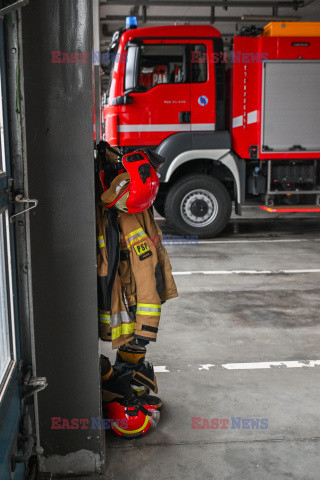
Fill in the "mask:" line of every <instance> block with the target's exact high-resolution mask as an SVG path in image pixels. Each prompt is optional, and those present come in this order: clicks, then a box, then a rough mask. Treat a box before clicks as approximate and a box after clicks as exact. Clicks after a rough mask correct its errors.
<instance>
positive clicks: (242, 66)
mask: <svg viewBox="0 0 320 480" xmlns="http://www.w3.org/2000/svg"><path fill="white" fill-rule="evenodd" d="M319 26H320V24H319V23H316V22H311V23H310V22H308V23H298V24H293V23H291V24H285V23H280V22H278V23H276V22H273V23H271V24H269V25H268V26H267V27H265V28H264V30H263V32H260V33H256V34H254V36H252V30H251V33H250V36H249V35H246V34H243V35H240V36H236V37H234V39H233V40H234V41H233V51H232V52H231V53H230V54H228V55H227V54H226V53H225V52H224V47H223V42H222V39H221V35H220V33H219V32H218V30H216V29H215V28H214V27H212V26H189V25H188V26H185V25H184V26H170V27H150V28H139V29H138V28H137V29H128V30H126V31H124V32H122V33H121V32H120V34H118V37H119V42H118V45H117V54H116V55H115V59H114V60H115V61H114V64H113V70H112V73H111V83H110V90H109V96H108V101H107V105H106V106H105V107H104V110H103V116H104V119H103V120H104V124H105V139H106V140H108V141H109V142H110V143H111V145H114V146H118V147H120V148H121V149H123V150H129V149H132V148H134V149H139V148H143V147H148V148H151V149H154V150H155V151H156V152H157V153H159V154H161V155H163V156H164V157H165V158H166V161H165V163H164V165H163V166H162V167H161V169H160V175H161V176H160V182H161V183H160V191H159V194H158V197H157V200H156V208H157V210H158V211H159V213H160V214H162V215H163V216H165V217H166V219H167V221H168V222H169V224H171V225H172V226H173V227H174V228H175V229H176V230H177V231H178V232H179V233H181V234H184V235H198V236H199V237H208V236H214V235H217V234H218V233H220V232H221V230H222V229H223V228H224V227H225V225H226V224H227V222H228V221H229V218H230V214H231V206H232V201H233V200H234V202H235V210H236V213H238V214H240V213H241V205H243V204H245V203H246V202H248V201H252V200H253V199H257V200H258V201H259V203H260V205H261V207H262V208H264V209H267V210H269V211H301V210H302V211H320V169H319V158H320V94H319V78H320V28H319Z"/></svg>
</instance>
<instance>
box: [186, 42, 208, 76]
mask: <svg viewBox="0 0 320 480" xmlns="http://www.w3.org/2000/svg"><path fill="white" fill-rule="evenodd" d="M190 67H191V82H192V83H202V82H206V81H207V49H206V47H205V45H191V55H190Z"/></svg>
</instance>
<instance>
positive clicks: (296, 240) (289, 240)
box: [198, 238, 320, 245]
mask: <svg viewBox="0 0 320 480" xmlns="http://www.w3.org/2000/svg"><path fill="white" fill-rule="evenodd" d="M314 240H316V241H319V240H320V239H317V238H314V239H313V238H305V239H304V238H274V239H270V238H268V239H258V238H257V239H252V240H249V239H248V240H245V239H243V240H198V243H199V244H200V245H201V244H202V243H301V242H312V241H314Z"/></svg>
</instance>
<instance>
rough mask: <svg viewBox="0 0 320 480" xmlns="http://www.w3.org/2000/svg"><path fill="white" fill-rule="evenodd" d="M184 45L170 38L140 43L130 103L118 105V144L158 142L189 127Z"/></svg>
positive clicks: (127, 66)
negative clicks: (134, 86)
mask: <svg viewBox="0 0 320 480" xmlns="http://www.w3.org/2000/svg"><path fill="white" fill-rule="evenodd" d="M187 46H188V43H182V42H181V41H180V42H179V41H178V40H171V39H170V40H169V39H163V40H159V39H157V40H144V41H143V42H142V44H141V45H140V49H139V59H138V64H137V67H136V68H137V69H138V72H137V83H138V85H137V87H136V89H135V91H134V92H133V93H130V97H131V99H132V100H131V101H132V103H130V104H128V105H123V106H120V107H119V124H118V133H119V140H120V142H119V143H120V145H123V146H125V145H158V144H159V143H161V142H162V140H164V139H165V138H166V137H168V136H169V135H171V134H173V133H176V132H185V131H190V130H191V125H190V124H191V118H190V91H191V86H190V80H189V73H188V63H189V62H188V58H187V55H188V49H187ZM129 48H130V47H129ZM128 58H129V55H128ZM126 68H127V69H128V68H131V65H128V61H127V65H126Z"/></svg>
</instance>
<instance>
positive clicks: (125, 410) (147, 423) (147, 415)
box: [106, 402, 160, 438]
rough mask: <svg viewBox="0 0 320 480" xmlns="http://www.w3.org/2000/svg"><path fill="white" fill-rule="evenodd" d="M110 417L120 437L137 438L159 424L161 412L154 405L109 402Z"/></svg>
mask: <svg viewBox="0 0 320 480" xmlns="http://www.w3.org/2000/svg"><path fill="white" fill-rule="evenodd" d="M106 407H107V412H108V418H109V419H110V420H111V424H112V428H113V430H114V432H115V433H116V434H117V435H119V436H120V437H126V438H136V437H140V436H142V435H145V434H146V433H147V431H148V430H149V429H150V428H152V427H155V426H156V425H157V424H158V421H159V418H160V412H159V411H158V410H156V409H155V406H154V405H143V406H142V405H141V404H140V405H134V406H124V405H121V404H120V403H118V402H110V403H108V404H107V406H106Z"/></svg>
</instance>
